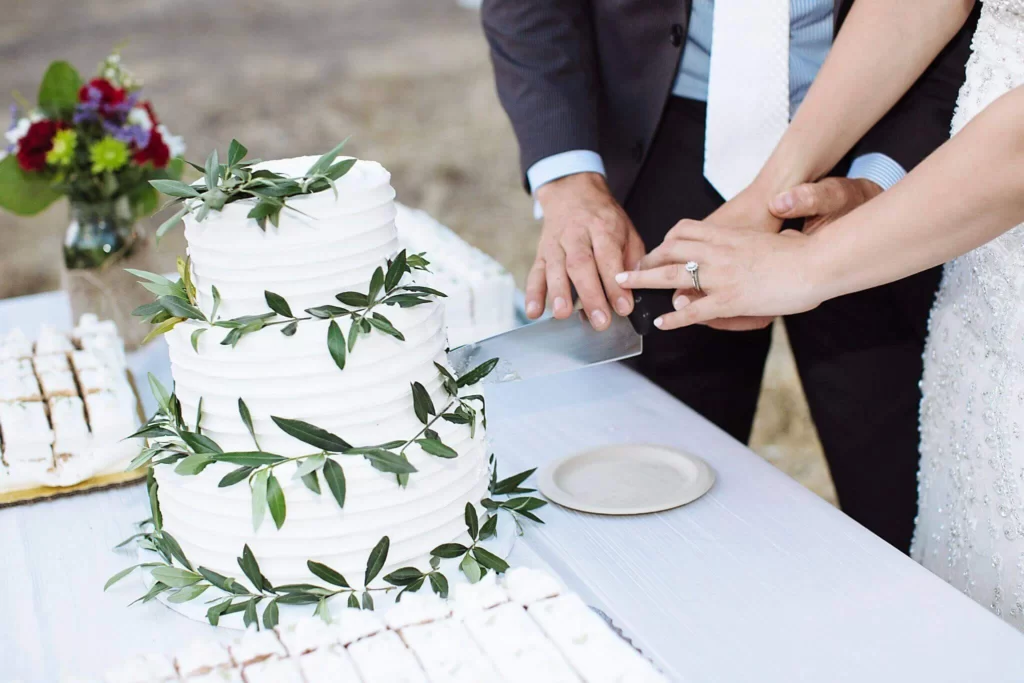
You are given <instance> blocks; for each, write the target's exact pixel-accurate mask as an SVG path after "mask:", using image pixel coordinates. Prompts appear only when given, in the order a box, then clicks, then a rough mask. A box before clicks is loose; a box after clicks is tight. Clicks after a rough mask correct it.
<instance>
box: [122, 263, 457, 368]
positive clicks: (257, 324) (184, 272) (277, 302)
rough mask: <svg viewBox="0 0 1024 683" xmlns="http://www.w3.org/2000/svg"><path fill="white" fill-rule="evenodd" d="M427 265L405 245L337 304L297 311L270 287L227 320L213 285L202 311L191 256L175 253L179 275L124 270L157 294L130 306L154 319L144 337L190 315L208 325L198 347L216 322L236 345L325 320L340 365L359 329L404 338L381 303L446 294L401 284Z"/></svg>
mask: <svg viewBox="0 0 1024 683" xmlns="http://www.w3.org/2000/svg"><path fill="white" fill-rule="evenodd" d="M429 266H430V262H429V261H427V260H426V259H425V258H423V255H422V254H413V255H409V254H407V253H406V251H405V250H404V249H403V250H402V251H401V252H399V253H398V255H397V256H396V257H395V258H394V259H391V260H389V261H388V262H387V270H385V269H384V268H383V267H382V266H378V267H377V268H376V269H375V270H374V271H373V275H372V277H371V279H370V284H369V286H368V290H367V293H365V294H363V293H361V292H339V293H338V294H336V295H335V299H337V301H338V302H339V303H340V304H341V305H340V306H339V305H336V304H326V305H323V306H314V307H312V308H307V309H306V310H305V313H306V315H303V316H296V315H295V314H294V313H293V312H292V308H291V305H290V304H289V303H288V301H287V300H286V299H285V297H283V296H281V295H280V294H277V293H276V292H271V291H269V290H268V291H265V292H264V293H263V297H264V300H265V301H266V303H267V308H269V309H270V310H269V311H267V312H266V313H258V314H253V315H243V316H239V317H236V318H230V319H227V320H220V319H218V318H217V311H218V309H219V308H220V292H219V291H218V290H217V288H216V287H212V288H211V292H212V294H213V301H214V305H213V310H212V311H211V312H210V315H209V316H206V315H205V314H204V313H203V312H202V311H201V310H200V309H199V305H198V300H197V296H196V289H195V286H194V285H193V284H192V280H191V272H192V266H191V260H190V259H189V258H185V259H178V273H179V278H178V280H176V281H172V280H170V279H168V278H166V277H164V276H163V275H157V274H156V273H149V272H146V271H144V270H134V269H131V268H129V269H127V270H128V272H129V273H131V274H132V275H134V276H136V277H138V278H139V279H140V284H141V285H142V286H143V287H145V288H146V289H147V290H149V291H150V292H153V293H154V294H156V300H155V301H153V302H152V303H148V304H143V305H142V306H139V307H138V308H136V309H135V310H134V311H132V315H134V316H136V317H140V318H143V319H144V320H145V322H147V323H148V324H150V325H153V329H152V330H150V332H149V334H148V335H147V337H146V341H148V340H150V339H153V338H154V337H157V336H159V335H161V334H164V333H166V332H169V331H170V330H172V329H174V327H175V325H177V324H178V323H180V322H184V321H185V320H193V321H195V322H197V323H205V325H206V327H198V328H197V329H196V330H194V331H193V332H192V335H191V343H192V348H193V349H194V350H195V351H196V352H197V353H198V351H199V339H200V338H201V336H202V335H203V334H204V333H205V332H206V331H207V330H210V329H212V328H215V327H216V328H221V329H225V330H227V333H226V334H225V335H224V337H223V338H222V339H221V341H220V343H221V344H222V345H224V346H231V347H234V346H236V345H237V344H238V342H239V341H241V340H242V339H243V338H244V337H245V336H247V335H249V334H252V333H254V332H259V331H260V330H263V329H265V328H270V327H280V331H281V334H283V335H284V336H286V337H291V336H293V335H294V334H295V333H296V332H297V331H298V328H299V323H301V322H305V321H309V320H329V321H330V324H329V325H328V328H327V348H328V350H329V351H330V354H331V358H333V359H334V362H335V364H336V365H337V366H338V368H339V369H340V370H344V369H345V360H346V356H347V354H348V353H351V352H352V349H353V348H355V345H356V340H357V339H358V338H359V337H360V336H362V335H367V334H370V332H372V331H373V330H377V331H378V332H380V333H382V334H386V335H388V336H391V337H394V338H395V339H397V340H399V341H405V335H404V334H402V332H401V331H399V330H398V329H396V328H395V326H394V325H393V324H392V322H391V320H389V319H388V318H387V317H386V316H385V315H384V314H383V313H381V312H380V307H382V306H398V307H399V308H414V307H416V306H422V305H423V304H427V303H430V302H431V301H434V300H436V299H437V298H443V297H445V296H447V295H446V294H445V293H444V292H441V291H438V290H436V289H433V288H431V287H424V286H421V285H414V284H406V285H403V284H401V281H402V279H403V278H404V276H405V275H406V274H411V273H413V272H414V271H417V270H423V271H425V270H427V269H428V268H429ZM344 317H349V318H350V319H351V325H350V326H349V332H348V339H347V340H346V338H345V335H344V334H343V332H342V329H341V327H340V326H339V325H338V324H337V322H336V319H337V318H344ZM469 384H475V382H469Z"/></svg>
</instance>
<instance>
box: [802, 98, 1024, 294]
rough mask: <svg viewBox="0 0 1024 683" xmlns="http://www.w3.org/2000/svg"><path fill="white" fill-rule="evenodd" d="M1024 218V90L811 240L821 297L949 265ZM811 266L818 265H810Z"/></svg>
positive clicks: (815, 279) (997, 103)
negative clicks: (886, 189)
mask: <svg viewBox="0 0 1024 683" xmlns="http://www.w3.org/2000/svg"><path fill="white" fill-rule="evenodd" d="M1021 222H1024V88H1016V89H1015V90H1012V91H1011V92H1009V93H1007V94H1006V95H1003V96H1002V97H1001V98H999V99H998V100H996V101H995V102H994V103H992V104H991V105H990V106H989V107H988V108H986V109H985V110H984V111H982V112H981V113H980V114H979V115H978V116H976V117H975V118H974V120H972V121H971V123H969V124H968V125H967V126H965V127H964V129H963V130H962V131H960V133H958V134H957V135H956V136H954V137H953V139H951V140H950V141H949V142H947V143H946V144H945V145H943V146H942V147H940V148H939V149H938V150H937V151H936V152H935V153H934V154H933V155H932V156H930V157H929V158H927V159H925V161H924V162H922V163H921V165H920V166H918V167H917V168H916V169H915V170H914V171H913V172H911V173H910V174H909V175H908V176H907V177H906V178H905V179H904V180H903V181H902V182H900V183H898V184H897V185H896V186H894V187H893V188H892V189H891V190H889V191H888V192H885V193H883V194H882V195H880V196H879V197H877V198H876V199H875V200H873V201H871V202H868V203H867V204H865V205H863V206H862V207H860V208H859V209H857V210H856V211H854V212H853V213H850V214H848V215H847V216H845V217H843V218H841V219H839V220H838V221H837V222H836V223H834V224H833V225H832V226H831V227H830V228H827V229H825V230H822V231H821V232H819V233H816V234H815V235H813V236H812V237H811V238H809V239H808V242H809V246H810V247H811V248H810V249H809V254H808V256H809V258H810V261H809V264H808V265H809V268H812V269H813V272H814V273H815V275H814V276H813V278H812V281H813V282H815V283H817V285H816V286H817V288H818V289H819V296H820V298H821V299H828V298H832V297H835V296H839V295H842V294H847V293H849V292H854V291H858V290H861V289H867V288H869V287H874V286H877V285H880V284H883V283H886V282H891V281H893V280H898V279H900V278H902V277H906V276H908V275H911V274H913V273H917V272H920V271H922V270H925V269H927V268H931V267H932V266H936V265H939V264H941V263H945V262H946V261H949V260H950V259H952V258H954V257H956V256H959V255H961V254H964V253H966V252H968V251H970V250H971V249H974V248H976V247H978V246H980V245H982V244H984V243H986V242H988V241H990V240H992V239H994V238H995V237H997V236H999V235H1000V234H1002V233H1003V232H1005V231H1007V230H1009V229H1010V228H1012V227H1014V226H1015V225H1017V224H1019V223H1021ZM812 264H813V265H812Z"/></svg>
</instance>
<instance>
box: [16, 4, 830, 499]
mask: <svg viewBox="0 0 1024 683" xmlns="http://www.w3.org/2000/svg"><path fill="white" fill-rule="evenodd" d="M0 17H2V21H0V93H2V94H6V93H7V92H9V91H11V90H14V89H17V90H20V91H21V92H24V93H26V94H29V95H31V94H32V90H33V88H34V87H35V84H36V82H37V80H38V78H39V77H40V75H41V74H42V72H43V70H44V68H45V66H46V64H47V63H48V62H49V61H50V60H51V59H55V58H64V59H69V60H71V61H73V62H74V63H75V64H78V65H80V67H82V68H91V66H92V65H93V64H94V63H96V62H98V61H99V60H100V59H101V58H102V57H103V55H104V54H105V53H106V51H107V50H108V49H109V48H110V47H111V46H112V45H114V44H117V43H121V42H123V41H128V46H127V48H126V50H125V57H126V60H127V62H128V63H129V64H130V65H131V66H132V67H133V68H134V69H135V71H136V72H137V73H138V75H139V76H141V77H142V78H143V80H144V81H145V82H146V85H147V90H148V94H149V96H150V97H152V98H153V99H154V101H155V103H156V105H157V108H158V111H159V112H160V114H161V116H162V118H163V120H164V122H165V123H167V124H168V126H169V127H170V128H171V129H172V130H173V131H175V132H177V133H180V134H183V135H184V136H185V138H186V140H187V141H188V143H189V145H190V150H191V153H190V156H191V157H193V158H201V157H205V155H206V154H207V153H208V151H209V150H210V149H211V148H212V147H213V146H215V145H218V146H220V148H221V149H224V148H225V147H226V145H227V142H228V141H229V140H230V138H231V137H233V136H234V137H238V138H239V139H240V140H242V141H243V142H244V143H245V144H246V145H248V146H249V148H250V149H252V150H253V153H254V154H256V155H258V156H260V157H263V158H274V157H278V156H286V155H287V156H293V155H297V154H312V153H316V152H319V151H322V150H324V149H326V148H328V147H330V146H332V145H333V144H334V143H335V142H336V141H338V140H341V139H342V138H344V137H345V136H347V135H350V134H351V135H353V139H352V150H353V151H354V153H356V154H357V155H359V156H362V157H365V158H372V159H379V160H381V161H382V162H383V163H384V164H385V165H386V166H387V167H388V168H389V169H390V170H391V172H392V174H393V182H394V185H395V187H396V188H397V189H398V193H399V197H400V199H401V200H402V201H403V202H405V203H407V204H409V205H412V206H418V207H421V208H423V209H426V210H427V211H429V212H430V213H431V214H433V215H434V216H436V217H438V218H439V219H440V220H442V221H443V222H445V223H447V224H448V225H450V226H451V227H452V228H453V229H455V230H456V231H458V232H459V233H460V234H461V235H462V236H463V237H465V238H466V239H467V240H469V241H470V242H472V243H473V244H475V245H477V246H479V247H480V248H482V249H484V250H485V251H487V252H488V253H490V254H492V255H494V256H495V257H497V258H498V259H499V260H501V261H502V262H503V263H504V264H505V265H506V266H507V267H508V268H509V269H510V270H512V272H514V273H515V274H516V276H517V278H519V281H520V282H522V278H523V276H524V275H525V273H526V269H527V268H528V266H529V263H530V260H531V257H532V249H533V244H534V242H535V239H536V236H537V233H538V226H537V225H536V224H535V223H534V222H533V221H532V220H531V219H530V204H529V201H528V199H527V197H526V196H525V195H524V194H523V193H522V191H521V189H520V187H519V171H518V168H517V163H516V154H515V145H514V140H513V137H512V133H511V130H510V128H509V126H508V123H507V121H506V119H505V117H504V114H503V113H502V111H501V109H500V107H499V106H498V102H497V99H496V97H495V94H494V88H493V84H492V82H491V73H490V65H489V63H488V60H487V53H486V46H485V43H484V40H483V37H482V35H481V33H480V29H479V22H478V17H477V14H476V13H475V12H472V11H468V10H463V9H459V8H458V7H457V6H456V3H455V1H454V0H372V1H371V0H307V1H306V2H294V1H293V0H223V1H220V2H202V1H201V0H142V1H141V2H134V3H125V2H123V1H122V0H76V1H75V2H66V1H65V0H35V1H34V2H25V1H23V0H0ZM0 101H2V98H0ZM66 224H67V219H66V215H65V209H64V207H63V206H56V207H54V208H53V209H51V210H50V211H48V212H47V213H46V214H45V215H43V216H40V217H36V218H33V219H16V218H12V217H10V216H6V215H0V240H2V241H0V245H2V246H0V297H7V296H16V295H19V294H27V293H30V292H36V291H44V290H48V289H55V288H57V287H58V286H59V272H58V269H57V259H58V254H59V246H60V241H61V237H62V232H63V229H64V227H65V226H66ZM161 250H162V253H163V258H165V259H166V262H165V267H167V266H169V265H170V263H172V262H173V256H174V255H175V254H177V253H178V252H180V251H181V250H182V245H181V242H180V237H178V236H175V237H174V238H172V239H168V240H167V241H166V242H164V243H163V245H162V248H161ZM779 339H780V340H782V339H783V337H782V336H781V335H780V336H779ZM775 349H776V350H775V351H774V352H773V354H772V358H771V361H770V364H769V368H768V371H767V374H766V382H765V389H764V394H763V396H762V400H761V407H760V410H759V413H758V418H757V425H756V429H755V432H756V433H755V436H754V446H755V448H756V450H758V452H760V453H761V454H763V455H764V456H765V457H767V458H768V459H769V460H771V461H772V462H773V463H775V464H776V465H778V466H779V467H781V468H782V469H784V470H785V471H787V472H789V473H790V474H792V475H793V476H795V477H796V478H797V479H799V480H800V481H802V482H803V483H805V484H806V485H808V486H810V487H811V488H812V489H814V490H815V491H817V492H818V493H820V494H822V495H824V496H826V497H828V498H830V499H831V498H833V497H834V494H833V492H832V489H831V483H830V481H829V479H828V473H827V469H826V468H825V465H824V461H823V459H822V457H821V451H820V446H819V445H818V444H817V440H816V438H815V436H814V432H813V428H812V427H811V425H810V423H809V421H808V419H807V409H806V405H805V403H804V401H803V397H802V394H801V392H800V388H799V382H798V381H797V379H796V374H795V370H794V368H793V366H792V360H791V358H790V356H789V353H788V350H787V347H786V345H785V343H784V342H783V343H779V344H776V347H775Z"/></svg>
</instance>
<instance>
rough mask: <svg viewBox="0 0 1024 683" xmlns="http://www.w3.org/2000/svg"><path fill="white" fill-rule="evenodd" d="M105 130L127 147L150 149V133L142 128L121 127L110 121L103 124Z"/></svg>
mask: <svg viewBox="0 0 1024 683" xmlns="http://www.w3.org/2000/svg"><path fill="white" fill-rule="evenodd" d="M103 130H105V131H106V132H107V134H108V135H110V137H112V138H114V139H115V140H120V141H121V142H123V143H125V144H126V145H132V144H133V145H135V147H136V148H137V149H146V148H147V147H149V139H150V131H148V130H145V129H144V128H143V127H142V126H119V125H117V124H115V123H111V122H110V121H104V122H103Z"/></svg>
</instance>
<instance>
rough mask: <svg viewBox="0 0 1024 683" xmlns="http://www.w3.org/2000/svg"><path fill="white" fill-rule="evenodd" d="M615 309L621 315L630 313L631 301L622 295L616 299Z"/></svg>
mask: <svg viewBox="0 0 1024 683" xmlns="http://www.w3.org/2000/svg"><path fill="white" fill-rule="evenodd" d="M615 310H616V311H618V312H619V315H629V302H628V301H626V297H624V296H620V297H619V298H618V299H616V300H615Z"/></svg>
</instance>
